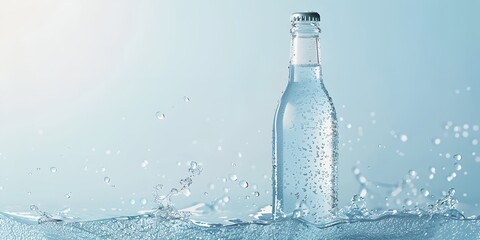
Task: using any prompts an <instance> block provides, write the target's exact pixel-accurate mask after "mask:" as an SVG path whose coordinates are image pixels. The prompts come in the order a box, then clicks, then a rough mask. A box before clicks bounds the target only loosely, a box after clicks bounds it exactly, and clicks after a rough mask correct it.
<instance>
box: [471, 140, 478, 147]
mask: <svg viewBox="0 0 480 240" xmlns="http://www.w3.org/2000/svg"><path fill="white" fill-rule="evenodd" d="M472 145H473V146H477V145H478V139H476V138H475V139H473V140H472Z"/></svg>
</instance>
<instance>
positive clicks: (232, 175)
mask: <svg viewBox="0 0 480 240" xmlns="http://www.w3.org/2000/svg"><path fill="white" fill-rule="evenodd" d="M237 179H238V177H237V175H235V174H231V175H230V180H232V181H234V182H235V181H237Z"/></svg>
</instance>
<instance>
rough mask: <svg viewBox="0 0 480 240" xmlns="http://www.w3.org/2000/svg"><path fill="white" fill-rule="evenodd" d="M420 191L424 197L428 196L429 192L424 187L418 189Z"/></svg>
mask: <svg viewBox="0 0 480 240" xmlns="http://www.w3.org/2000/svg"><path fill="white" fill-rule="evenodd" d="M420 192H422V194H423V196H424V197H428V195H430V192H429V191H428V190H427V189H425V188H422V189H420Z"/></svg>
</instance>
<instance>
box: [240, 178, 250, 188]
mask: <svg viewBox="0 0 480 240" xmlns="http://www.w3.org/2000/svg"><path fill="white" fill-rule="evenodd" d="M240 187H242V188H247V187H248V182H247V181H245V180H242V181H240Z"/></svg>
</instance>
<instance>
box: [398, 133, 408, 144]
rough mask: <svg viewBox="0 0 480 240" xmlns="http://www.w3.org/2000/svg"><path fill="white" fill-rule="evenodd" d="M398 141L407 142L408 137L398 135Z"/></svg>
mask: <svg viewBox="0 0 480 240" xmlns="http://www.w3.org/2000/svg"><path fill="white" fill-rule="evenodd" d="M400 141H402V142H406V141H408V136H407V135H405V134H402V135H400Z"/></svg>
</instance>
